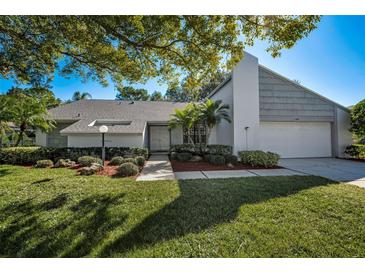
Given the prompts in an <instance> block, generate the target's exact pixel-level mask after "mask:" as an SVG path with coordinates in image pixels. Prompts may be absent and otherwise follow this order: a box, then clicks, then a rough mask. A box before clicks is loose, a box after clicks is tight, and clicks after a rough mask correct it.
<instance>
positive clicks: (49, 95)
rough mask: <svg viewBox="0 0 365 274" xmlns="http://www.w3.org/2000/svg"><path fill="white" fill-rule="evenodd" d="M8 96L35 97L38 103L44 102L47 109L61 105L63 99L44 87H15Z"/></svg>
mask: <svg viewBox="0 0 365 274" xmlns="http://www.w3.org/2000/svg"><path fill="white" fill-rule="evenodd" d="M7 95H12V96H15V97H16V96H19V95H27V96H29V97H34V98H35V99H36V100H38V101H41V100H42V101H44V102H45V106H46V108H48V109H49V108H54V107H57V106H59V105H60V104H61V102H62V101H61V99H59V98H56V97H55V95H54V93H53V92H52V91H51V90H49V89H47V88H43V87H32V88H24V89H23V88H18V87H13V88H11V89H9V91H8V92H7Z"/></svg>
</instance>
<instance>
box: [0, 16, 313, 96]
mask: <svg viewBox="0 0 365 274" xmlns="http://www.w3.org/2000/svg"><path fill="white" fill-rule="evenodd" d="M319 20H320V17H319V16H0V74H1V76H2V77H3V78H13V79H15V80H17V81H18V82H20V83H23V84H34V85H44V84H45V83H47V82H48V81H50V80H52V77H53V76H54V74H55V72H56V71H58V72H59V73H61V75H80V76H81V77H83V78H85V79H88V78H91V79H94V80H97V81H99V82H100V83H101V84H103V85H107V84H108V79H111V80H112V81H113V82H114V83H115V85H117V86H119V85H121V83H127V84H128V83H136V82H139V83H144V82H146V81H147V80H148V79H150V78H152V77H158V78H159V80H160V81H162V82H165V83H168V84H169V85H171V86H172V85H175V84H176V83H177V82H178V81H179V79H181V76H182V77H186V79H187V83H188V86H187V87H186V88H188V89H193V88H195V87H197V86H200V85H201V83H202V82H203V81H204V80H206V79H209V78H212V76H213V75H214V73H215V72H216V71H217V70H218V69H224V70H230V69H231V68H232V66H233V65H234V64H235V63H237V62H238V61H239V60H240V59H241V58H242V56H243V49H244V47H245V46H248V45H249V46H250V45H253V44H254V42H255V40H256V39H259V40H265V41H267V42H268V45H269V46H268V48H267V51H268V52H270V53H271V54H272V55H273V56H278V55H280V51H281V49H284V48H291V47H292V46H294V45H295V43H296V42H297V41H298V40H300V39H302V38H303V37H306V36H307V35H308V34H309V33H310V32H311V31H312V30H313V29H315V28H316V26H317V23H318V22H319ZM242 37H243V40H242V39H241V38H242Z"/></svg>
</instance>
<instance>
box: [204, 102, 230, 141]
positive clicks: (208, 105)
mask: <svg viewBox="0 0 365 274" xmlns="http://www.w3.org/2000/svg"><path fill="white" fill-rule="evenodd" d="M200 109H201V110H200V111H201V112H200V117H199V118H200V121H201V122H202V123H203V124H204V125H205V126H206V128H207V142H208V140H209V136H210V134H211V132H212V129H213V127H215V126H216V125H218V124H219V123H220V122H221V121H222V120H226V121H227V122H228V123H231V117H230V116H229V114H228V111H227V110H228V109H229V105H227V104H223V103H222V100H217V101H213V100H212V99H208V100H206V101H205V102H204V103H202V104H201V108H200Z"/></svg>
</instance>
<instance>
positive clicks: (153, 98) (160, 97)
mask: <svg viewBox="0 0 365 274" xmlns="http://www.w3.org/2000/svg"><path fill="white" fill-rule="evenodd" d="M163 100H164V97H163V95H162V93H161V92H159V91H155V92H153V93H152V94H151V95H150V101H163Z"/></svg>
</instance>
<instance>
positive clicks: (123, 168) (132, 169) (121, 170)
mask: <svg viewBox="0 0 365 274" xmlns="http://www.w3.org/2000/svg"><path fill="white" fill-rule="evenodd" d="M138 171H139V169H138V166H136V165H135V164H133V163H124V164H121V165H120V166H119V167H118V170H117V175H119V176H122V177H127V176H134V175H137V174H138Z"/></svg>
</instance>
